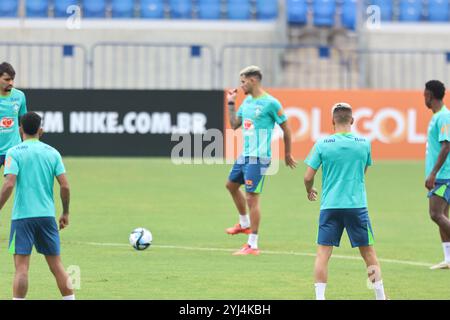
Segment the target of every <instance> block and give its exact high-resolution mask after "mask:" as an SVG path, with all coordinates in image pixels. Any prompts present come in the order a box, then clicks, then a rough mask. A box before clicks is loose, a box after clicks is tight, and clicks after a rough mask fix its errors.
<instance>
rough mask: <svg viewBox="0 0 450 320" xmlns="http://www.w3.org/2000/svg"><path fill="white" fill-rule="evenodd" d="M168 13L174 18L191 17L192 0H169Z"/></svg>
mask: <svg viewBox="0 0 450 320" xmlns="http://www.w3.org/2000/svg"><path fill="white" fill-rule="evenodd" d="M169 5H170V15H171V17H172V18H174V19H191V18H192V0H169Z"/></svg>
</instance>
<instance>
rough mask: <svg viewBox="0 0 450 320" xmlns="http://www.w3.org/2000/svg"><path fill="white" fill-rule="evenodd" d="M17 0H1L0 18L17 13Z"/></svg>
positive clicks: (14, 15) (9, 16)
mask: <svg viewBox="0 0 450 320" xmlns="http://www.w3.org/2000/svg"><path fill="white" fill-rule="evenodd" d="M18 9H19V0H2V5H1V6H0V18H14V17H17V15H18Z"/></svg>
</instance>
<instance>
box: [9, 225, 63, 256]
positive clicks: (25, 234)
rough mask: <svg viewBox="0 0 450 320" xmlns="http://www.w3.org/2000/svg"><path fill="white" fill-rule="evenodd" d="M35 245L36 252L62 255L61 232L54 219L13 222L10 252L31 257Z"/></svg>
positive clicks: (47, 254)
mask: <svg viewBox="0 0 450 320" xmlns="http://www.w3.org/2000/svg"><path fill="white" fill-rule="evenodd" d="M33 245H34V246H35V247H36V251H37V252H39V253H41V254H43V255H46V256H59V255H60V241H59V232H58V226H57V225H56V221H55V218H54V217H39V218H25V219H18V220H12V222H11V233H10V236H9V252H10V253H11V254H21V255H29V254H31V251H32V249H33Z"/></svg>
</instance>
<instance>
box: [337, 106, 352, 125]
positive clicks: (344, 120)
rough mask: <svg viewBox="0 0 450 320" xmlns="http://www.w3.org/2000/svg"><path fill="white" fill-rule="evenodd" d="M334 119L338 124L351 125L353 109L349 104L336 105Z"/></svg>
mask: <svg viewBox="0 0 450 320" xmlns="http://www.w3.org/2000/svg"><path fill="white" fill-rule="evenodd" d="M333 119H334V121H335V122H336V123H338V124H349V123H350V122H351V121H352V107H351V106H350V105H349V104H348V103H344V102H341V103H336V104H335V105H334V106H333Z"/></svg>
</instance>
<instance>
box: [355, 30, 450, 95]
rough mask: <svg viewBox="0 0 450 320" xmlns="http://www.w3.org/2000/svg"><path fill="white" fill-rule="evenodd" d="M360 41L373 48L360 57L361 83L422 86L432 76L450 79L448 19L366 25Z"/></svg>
mask: <svg viewBox="0 0 450 320" xmlns="http://www.w3.org/2000/svg"><path fill="white" fill-rule="evenodd" d="M360 41H361V43H360V45H361V48H362V49H365V50H369V51H372V52H373V53H371V54H366V55H363V56H362V59H361V60H360V61H361V64H360V72H361V75H362V77H361V78H360V79H362V81H361V83H360V87H368V88H374V87H375V88H380V89H405V88H407V89H422V88H423V86H424V83H425V82H426V81H427V80H430V79H432V78H433V79H440V80H442V81H444V82H447V83H449V81H450V24H448V23H447V24H424V23H422V24H409V23H392V24H389V23H382V24H381V27H380V28H379V29H363V30H362V32H361V34H360ZM378 50H383V51H385V50H389V51H392V53H389V54H386V53H384V54H380V53H378V54H377V53H376V52H377V51H378ZM394 51H397V52H398V53H394Z"/></svg>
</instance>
